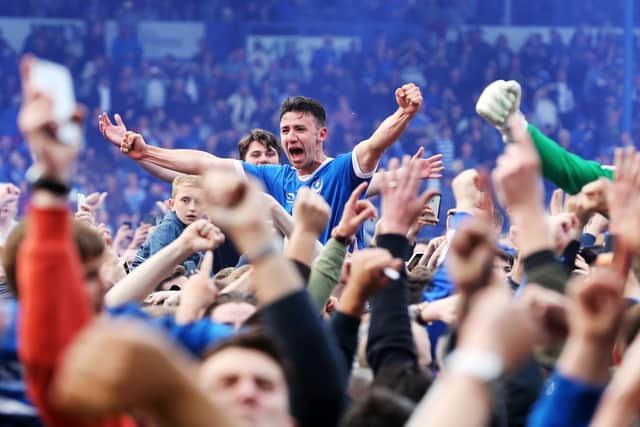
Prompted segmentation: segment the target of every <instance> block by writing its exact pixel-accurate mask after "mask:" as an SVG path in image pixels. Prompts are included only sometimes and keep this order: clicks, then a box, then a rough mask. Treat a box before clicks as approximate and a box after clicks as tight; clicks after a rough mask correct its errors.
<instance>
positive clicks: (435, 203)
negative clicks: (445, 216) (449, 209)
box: [428, 194, 442, 218]
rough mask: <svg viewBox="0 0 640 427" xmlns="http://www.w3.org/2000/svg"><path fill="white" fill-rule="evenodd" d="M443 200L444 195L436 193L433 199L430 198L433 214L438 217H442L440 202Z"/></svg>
mask: <svg viewBox="0 0 640 427" xmlns="http://www.w3.org/2000/svg"><path fill="white" fill-rule="evenodd" d="M441 202H442V195H441V194H436V195H435V196H433V197H432V198H431V199H429V202H428V205H429V207H430V208H431V210H432V211H433V214H434V215H435V216H436V218H440V203H441Z"/></svg>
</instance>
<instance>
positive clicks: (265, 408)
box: [198, 331, 295, 427]
mask: <svg viewBox="0 0 640 427" xmlns="http://www.w3.org/2000/svg"><path fill="white" fill-rule="evenodd" d="M198 378H199V379H200V381H201V384H202V386H203V389H204V390H205V392H206V393H207V394H208V395H209V396H210V397H211V399H212V400H214V401H215V402H216V403H218V404H219V405H220V407H223V408H226V409H227V410H228V411H229V412H230V413H231V415H232V416H234V417H238V418H241V419H243V420H245V421H246V422H247V424H249V425H251V426H255V427H271V426H273V427H283V426H293V425H295V423H294V421H293V418H292V417H291V415H290V406H289V384H288V383H289V381H288V375H287V369H286V365H285V362H284V359H283V357H282V355H281V353H280V351H279V349H278V347H277V345H276V343H275V342H274V341H273V340H272V339H271V338H270V337H269V336H267V335H265V334H263V333H262V332H257V331H253V332H248V333H244V334H239V335H235V336H233V337H231V338H229V339H228V340H225V341H224V342H222V343H221V344H219V345H218V346H216V347H215V348H214V349H213V350H212V351H211V353H210V354H209V356H208V357H207V358H206V359H205V361H204V363H203V364H202V366H201V368H200V375H199V376H198Z"/></svg>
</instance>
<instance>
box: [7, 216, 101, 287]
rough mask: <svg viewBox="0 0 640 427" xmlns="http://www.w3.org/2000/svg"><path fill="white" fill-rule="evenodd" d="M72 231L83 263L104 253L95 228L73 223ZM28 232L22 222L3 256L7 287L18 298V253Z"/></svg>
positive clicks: (81, 223) (23, 221)
mask: <svg viewBox="0 0 640 427" xmlns="http://www.w3.org/2000/svg"><path fill="white" fill-rule="evenodd" d="M72 229H73V240H74V242H75V244H76V247H77V248H78V253H79V254H80V260H81V261H82V262H83V263H85V262H87V261H90V260H92V259H95V258H97V257H99V256H101V255H102V254H103V253H104V249H105V244H104V239H103V238H102V236H101V235H100V233H98V232H97V231H96V230H95V229H94V228H92V227H90V226H88V225H86V224H85V223H83V222H81V221H73V224H72ZM26 231H27V221H26V220H22V221H20V222H19V223H18V225H16V226H15V228H14V229H13V230H12V231H11V233H9V236H8V237H7V241H6V242H5V246H4V251H3V254H2V266H3V267H4V271H5V274H6V276H7V286H8V287H9V290H10V291H11V293H12V294H13V295H14V296H15V297H16V298H17V297H18V283H17V280H16V273H17V258H18V251H19V250H20V246H21V245H22V242H23V241H24V238H25V235H26Z"/></svg>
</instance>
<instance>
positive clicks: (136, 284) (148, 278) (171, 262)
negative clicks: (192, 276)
mask: <svg viewBox="0 0 640 427" xmlns="http://www.w3.org/2000/svg"><path fill="white" fill-rule="evenodd" d="M189 255H190V254H189V250H188V248H187V247H186V245H185V244H184V243H182V241H180V240H175V241H173V242H172V243H171V244H169V245H168V246H165V247H164V248H162V249H161V250H160V251H159V252H156V253H155V254H154V255H153V256H151V257H150V258H149V259H148V260H146V261H145V262H143V263H142V264H140V266H139V267H138V268H136V269H135V270H134V271H132V272H131V273H130V274H129V275H127V276H126V277H125V278H124V279H123V280H121V281H120V282H118V283H116V285H115V286H114V287H113V288H111V290H110V291H109V292H107V294H106V295H105V304H106V305H108V306H112V307H115V306H119V305H122V304H126V303H129V302H134V301H141V300H142V299H144V297H145V296H147V295H148V294H150V293H151V292H153V289H154V288H155V287H156V286H157V285H158V283H160V282H161V281H162V279H164V278H165V277H167V276H168V275H169V274H170V273H171V271H172V270H173V268H174V267H175V266H176V265H178V264H179V263H181V262H182V261H183V260H184V259H185V258H187V257H188V256H189Z"/></svg>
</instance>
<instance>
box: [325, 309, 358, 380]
mask: <svg viewBox="0 0 640 427" xmlns="http://www.w3.org/2000/svg"><path fill="white" fill-rule="evenodd" d="M329 328H330V329H331V331H332V332H333V335H334V336H335V337H336V340H337V341H338V346H339V347H340V352H341V354H342V357H343V361H344V365H343V366H344V373H345V375H346V377H345V381H347V380H348V377H349V374H350V373H351V366H352V365H353V359H354V357H355V355H356V352H357V351H358V330H359V329H360V318H359V317H357V316H350V315H348V314H344V313H341V312H340V311H336V312H335V314H334V315H333V316H331V320H330V321H329Z"/></svg>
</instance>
